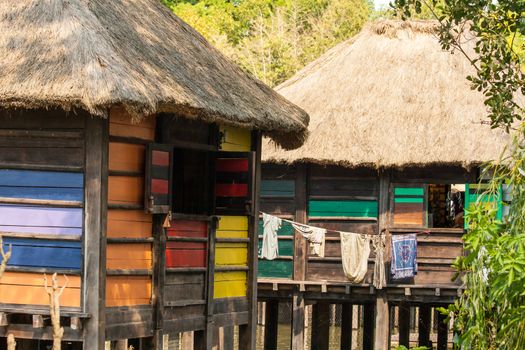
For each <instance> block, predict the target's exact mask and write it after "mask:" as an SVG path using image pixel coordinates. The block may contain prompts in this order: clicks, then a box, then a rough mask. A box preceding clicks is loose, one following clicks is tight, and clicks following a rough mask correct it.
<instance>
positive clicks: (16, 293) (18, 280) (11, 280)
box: [0, 272, 81, 307]
mask: <svg viewBox="0 0 525 350" xmlns="http://www.w3.org/2000/svg"><path fill="white" fill-rule="evenodd" d="M47 278H48V281H49V284H51V276H47ZM64 283H65V278H64V276H63V275H59V276H58V284H59V286H62V285H64ZM80 285H81V281H80V276H68V277H67V286H66V289H65V290H64V293H63V294H62V296H61V297H60V306H67V307H80ZM0 303H1V304H24V305H49V296H48V295H47V293H46V291H45V289H44V275H43V274H41V273H25V272H6V273H4V275H3V276H2V281H1V283H0Z"/></svg>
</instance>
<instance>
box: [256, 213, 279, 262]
mask: <svg viewBox="0 0 525 350" xmlns="http://www.w3.org/2000/svg"><path fill="white" fill-rule="evenodd" d="M262 216H263V228H264V231H263V244H262V250H261V256H260V257H261V258H262V259H267V260H274V259H275V258H277V257H278V256H279V241H278V239H277V231H278V230H279V229H280V228H281V225H282V220H281V219H280V218H278V217H276V216H273V215H268V214H265V213H263V214H262Z"/></svg>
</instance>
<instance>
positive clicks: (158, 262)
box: [152, 214, 166, 350]
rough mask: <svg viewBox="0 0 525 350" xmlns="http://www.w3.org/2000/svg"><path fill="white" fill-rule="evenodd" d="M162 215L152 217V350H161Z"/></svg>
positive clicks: (164, 244) (163, 241)
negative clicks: (153, 326)
mask: <svg viewBox="0 0 525 350" xmlns="http://www.w3.org/2000/svg"><path fill="white" fill-rule="evenodd" d="M164 218H165V216H164V215H158V214H157V215H154V216H153V236H154V238H155V240H154V243H153V271H154V273H153V298H152V299H153V300H152V303H153V310H154V314H153V317H154V321H155V329H154V346H155V347H154V349H156V350H162V348H163V344H162V336H163V333H162V329H163V328H164V327H163V317H162V315H163V314H164V284H165V283H164V280H165V277H166V255H165V254H164V252H165V251H166V235H165V233H164V228H163V223H164Z"/></svg>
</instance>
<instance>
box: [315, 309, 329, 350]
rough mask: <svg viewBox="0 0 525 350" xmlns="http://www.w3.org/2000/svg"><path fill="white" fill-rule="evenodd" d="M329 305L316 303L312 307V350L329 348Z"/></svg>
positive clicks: (326, 349)
mask: <svg viewBox="0 0 525 350" xmlns="http://www.w3.org/2000/svg"><path fill="white" fill-rule="evenodd" d="M329 342H330V304H329V303H326V302H317V304H314V305H313V307H312V345H311V347H312V349H316V350H328V349H329V346H330V343H329Z"/></svg>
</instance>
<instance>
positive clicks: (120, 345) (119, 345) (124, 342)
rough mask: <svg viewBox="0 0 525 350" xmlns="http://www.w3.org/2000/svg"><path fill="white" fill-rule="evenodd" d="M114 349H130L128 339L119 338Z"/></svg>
mask: <svg viewBox="0 0 525 350" xmlns="http://www.w3.org/2000/svg"><path fill="white" fill-rule="evenodd" d="M113 349H114V350H128V340H127V339H124V340H117V341H115V345H114V346H113Z"/></svg>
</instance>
